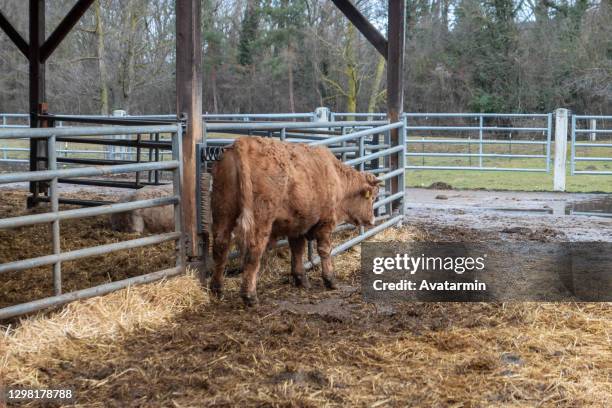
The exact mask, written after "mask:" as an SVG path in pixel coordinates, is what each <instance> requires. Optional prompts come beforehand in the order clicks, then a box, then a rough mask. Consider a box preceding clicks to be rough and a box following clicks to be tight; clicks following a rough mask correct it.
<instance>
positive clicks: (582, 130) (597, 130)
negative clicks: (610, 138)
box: [576, 119, 612, 133]
mask: <svg viewBox="0 0 612 408" xmlns="http://www.w3.org/2000/svg"><path fill="white" fill-rule="evenodd" d="M611 120H612V119H611ZM576 133H612V129H576Z"/></svg>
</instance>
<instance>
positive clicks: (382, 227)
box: [304, 215, 404, 269]
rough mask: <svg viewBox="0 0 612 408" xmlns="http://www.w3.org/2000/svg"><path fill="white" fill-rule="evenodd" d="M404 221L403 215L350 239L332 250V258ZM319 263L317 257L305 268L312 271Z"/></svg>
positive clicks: (305, 264) (319, 260)
mask: <svg viewBox="0 0 612 408" xmlns="http://www.w3.org/2000/svg"><path fill="white" fill-rule="evenodd" d="M403 219H404V216H403V215H398V216H396V217H394V218H391V219H390V220H389V221H386V222H384V223H382V224H380V225H377V226H376V227H374V228H371V229H369V230H367V231H366V232H365V233H363V234H360V235H359V236H357V237H355V238H352V239H349V240H347V241H345V242H343V243H342V244H340V245H338V246H336V247H335V248H334V249H332V251H331V256H336V255H338V254H340V253H342V252H344V251H346V250H348V249H349V248H351V247H353V246H355V245H356V244H358V243H360V242H361V241H364V240H366V239H368V238H370V237H371V236H373V235H376V234H378V233H379V232H381V231H384V230H386V229H387V228H389V227H391V226H393V225H395V224H397V223H399V222H401V221H402V220H403ZM319 262H321V258H320V257H318V256H317V257H315V259H314V260H313V261H312V262H310V261H308V262H305V263H304V268H305V269H311V268H312V267H313V266H315V265H316V264H318V263H319Z"/></svg>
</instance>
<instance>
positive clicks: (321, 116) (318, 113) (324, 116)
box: [314, 106, 330, 122]
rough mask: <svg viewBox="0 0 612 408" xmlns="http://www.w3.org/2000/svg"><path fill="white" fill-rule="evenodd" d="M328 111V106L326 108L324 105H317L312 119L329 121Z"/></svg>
mask: <svg viewBox="0 0 612 408" xmlns="http://www.w3.org/2000/svg"><path fill="white" fill-rule="evenodd" d="M329 113H330V110H329V108H326V107H324V106H321V107H318V108H316V109H315V116H314V118H315V119H314V121H315V122H329V121H330V120H329V116H330V115H329Z"/></svg>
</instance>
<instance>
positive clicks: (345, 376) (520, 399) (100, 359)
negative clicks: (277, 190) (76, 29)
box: [0, 190, 612, 407]
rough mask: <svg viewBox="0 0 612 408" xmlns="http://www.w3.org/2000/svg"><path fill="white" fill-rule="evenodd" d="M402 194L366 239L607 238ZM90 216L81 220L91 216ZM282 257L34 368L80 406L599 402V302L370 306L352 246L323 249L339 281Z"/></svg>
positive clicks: (574, 221)
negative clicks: (142, 326) (298, 275)
mask: <svg viewBox="0 0 612 408" xmlns="http://www.w3.org/2000/svg"><path fill="white" fill-rule="evenodd" d="M419 192H420V193H421V194H420V195H419V194H418V193H419ZM429 193H431V197H430V196H429V195H427V194H429ZM0 194H1V196H2V197H6V195H5V192H4V191H2V190H0ZM409 194H410V195H409V197H416V196H420V197H421V202H420V203H419V202H418V200H416V199H415V200H412V201H411V200H410V198H409V201H411V208H410V209H409V210H408V213H407V221H406V223H405V224H404V227H402V228H401V229H396V230H391V231H388V232H386V233H383V234H381V235H380V236H379V237H378V238H377V239H379V240H402V241H406V240H418V241H423V240H434V241H481V240H499V239H501V240H519V241H523V240H531V241H540V242H548V241H567V240H601V241H612V220H610V219H606V218H601V217H593V218H590V217H589V218H587V217H577V216H565V215H559V216H556V215H549V214H541V213H533V212H523V211H518V212H516V211H515V212H512V211H507V210H504V211H491V210H487V209H483V208H474V207H475V206H474V205H464V204H461V203H460V202H459V201H460V200H461V198H460V197H451V196H453V195H455V194H458V195H461V194H463V195H465V194H467V193H465V192H453V191H439V192H437V191H429V192H428V193H427V194H426V193H425V191H414V190H411V191H409ZM438 195H446V196H447V198H446V199H444V198H435V197H436V196H438ZM427 197H430V198H431V200H430V202H428V201H427ZM557 198H559V196H556V198H555V199H557ZM582 199H583V197H576V200H582ZM466 200H467V198H466ZM499 200H500V199H499V198H498V200H493V201H499ZM453 201H455V202H453ZM508 201H509V202H510V201H512V202H517V201H519V202H520V201H521V200H513V199H512V198H511V197H510V198H509V199H508ZM523 201H524V202H527V201H529V200H527V199H525V200H523ZM439 202H443V203H442V204H439ZM481 203H482V202H481ZM504 205H506V204H504ZM538 205H539V204H538ZM487 206H488V205H487ZM487 206H484V205H483V206H481V207H487ZM476 207H478V206H476ZM98 222H99V224H96V225H91V226H90V227H91V228H94V229H96V230H104V228H105V226H104V225H105V224H104V221H103V220H102V221H98ZM75 231H76V229H75ZM150 255H151V254H150ZM158 256H160V255H159V251H158ZM145 258H146V257H145ZM288 259H289V256H288V253H287V251H286V250H284V249H281V250H276V251H275V252H273V253H269V254H268V255H267V257H266V260H265V262H264V270H263V272H262V274H261V279H260V283H259V288H258V289H259V298H260V301H261V305H260V306H259V307H258V308H256V309H245V308H244V306H243V305H242V303H241V300H240V298H239V295H238V287H239V278H238V277H234V278H229V279H228V280H227V281H228V289H227V294H226V297H225V298H224V299H222V300H216V299H214V298H213V299H212V300H211V303H210V304H206V305H199V306H195V307H193V308H191V309H188V310H186V311H185V312H183V313H181V314H180V315H179V316H177V318H176V319H174V320H173V321H172V322H171V323H170V324H167V325H165V326H164V327H161V328H159V329H158V330H154V331H151V330H136V331H134V332H131V333H129V334H128V335H126V336H125V337H124V338H123V339H122V340H121V341H116V340H114V339H113V338H100V339H96V340H95V341H91V340H80V339H78V338H75V339H74V340H72V346H71V347H64V348H61V349H60V350H56V351H55V352H53V354H52V355H49V356H46V359H45V362H44V364H42V363H41V364H40V367H38V379H39V381H40V382H41V383H42V384H46V385H48V386H60V385H61V386H69V387H72V388H74V389H75V391H76V394H77V398H76V404H77V405H79V406H88V407H91V406H93V407H109V406H111V407H114V406H116V407H126V406H133V407H149V406H150V407H157V406H174V407H187V406H227V407H234V406H313V407H314V406H370V407H378V406H393V407H403V406H415V407H426V406H436V407H481V406H482V407H488V406H508V407H519V406H520V407H533V406H549V407H558V406H562V407H583V406H584V407H603V406H610V404H612V385H611V375H612V352H611V351H610V350H611V347H612V345H611V343H610V341H611V340H610V338H611V334H612V306H611V305H610V304H609V303H604V304H570V303H562V304H542V303H540V304H538V303H506V304H485V303H471V304H461V303H406V304H397V305H393V306H381V305H375V304H368V303H365V302H363V300H362V298H361V295H360V293H359V290H358V287H359V271H358V270H359V249H358V248H354V249H352V250H350V251H348V252H347V253H345V254H343V255H341V256H339V257H338V258H337V259H336V260H335V265H336V270H337V273H338V276H339V280H340V282H341V285H340V289H339V290H337V291H326V290H325V289H324V288H323V285H322V284H321V282H320V280H319V279H317V277H318V272H317V271H313V272H312V273H311V274H312V282H313V288H312V289H310V290H301V289H296V288H294V287H292V286H291V284H290V279H289V274H288ZM137 264H138V262H137ZM24 364H25V362H24ZM32 405H35V404H32Z"/></svg>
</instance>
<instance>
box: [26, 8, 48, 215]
mask: <svg viewBox="0 0 612 408" xmlns="http://www.w3.org/2000/svg"><path fill="white" fill-rule="evenodd" d="M29 32H30V44H29V50H28V51H29V52H28V59H29V66H30V73H29V74H30V75H29V79H30V104H29V106H30V127H32V128H37V127H40V123H39V120H38V114H39V113H40V112H39V107H40V106H41V104H42V103H43V102H44V100H45V64H44V62H41V59H40V46H41V44H42V43H43V42H44V41H45V0H30V16H29ZM46 150H47V148H46V142H45V141H42V140H37V139H30V171H36V170H41V169H44V168H45V165H43V164H42V163H41V162H40V161H39V159H40V158H44V157H45V156H46ZM41 187H42V183H40V182H37V181H31V182H30V193H32V195H31V196H30V197H28V207H33V206H35V205H36V204H37V198H38V195H39V194H41V193H43V191H42V190H43V189H42V188H41Z"/></svg>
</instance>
